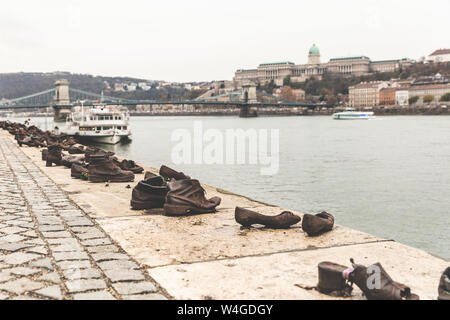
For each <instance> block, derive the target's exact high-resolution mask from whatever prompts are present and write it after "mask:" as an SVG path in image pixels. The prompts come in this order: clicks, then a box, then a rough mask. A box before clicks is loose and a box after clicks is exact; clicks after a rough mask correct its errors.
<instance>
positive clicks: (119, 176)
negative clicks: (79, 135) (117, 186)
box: [88, 154, 134, 182]
mask: <svg viewBox="0 0 450 320" xmlns="http://www.w3.org/2000/svg"><path fill="white" fill-rule="evenodd" d="M88 172H89V173H88V174H89V181H91V182H108V181H109V182H132V181H134V173H133V172H131V171H124V170H122V169H120V168H119V167H118V166H117V165H115V164H114V162H113V161H112V160H111V159H110V158H109V156H108V155H106V154H91V155H90V163H89V165H88Z"/></svg>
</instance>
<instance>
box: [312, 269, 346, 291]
mask: <svg viewBox="0 0 450 320" xmlns="http://www.w3.org/2000/svg"><path fill="white" fill-rule="evenodd" d="M318 269H319V283H318V284H317V289H318V290H319V292H321V293H330V292H332V291H341V290H344V288H345V279H344V276H343V272H344V271H345V270H346V269H348V268H347V267H346V266H343V265H340V264H337V263H333V262H328V261H324V262H321V263H319V265H318Z"/></svg>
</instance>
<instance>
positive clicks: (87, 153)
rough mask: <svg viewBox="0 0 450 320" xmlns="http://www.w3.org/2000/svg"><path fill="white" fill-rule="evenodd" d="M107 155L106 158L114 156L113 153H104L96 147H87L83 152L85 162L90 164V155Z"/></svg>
mask: <svg viewBox="0 0 450 320" xmlns="http://www.w3.org/2000/svg"><path fill="white" fill-rule="evenodd" d="M94 154H95V155H107V156H108V157H112V156H114V154H115V153H114V152H110V151H105V150H103V149H100V148H97V147H87V148H86V149H85V150H84V156H85V159H86V162H91V155H94Z"/></svg>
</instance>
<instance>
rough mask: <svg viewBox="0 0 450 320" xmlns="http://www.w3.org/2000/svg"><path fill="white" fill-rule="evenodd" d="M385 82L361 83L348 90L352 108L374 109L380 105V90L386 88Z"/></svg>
mask: <svg viewBox="0 0 450 320" xmlns="http://www.w3.org/2000/svg"><path fill="white" fill-rule="evenodd" d="M387 86H388V83H387V82H385V81H372V82H361V83H359V84H357V85H354V86H350V87H349V88H348V96H349V106H350V107H373V106H377V105H379V104H380V90H381V89H383V88H386V87H387Z"/></svg>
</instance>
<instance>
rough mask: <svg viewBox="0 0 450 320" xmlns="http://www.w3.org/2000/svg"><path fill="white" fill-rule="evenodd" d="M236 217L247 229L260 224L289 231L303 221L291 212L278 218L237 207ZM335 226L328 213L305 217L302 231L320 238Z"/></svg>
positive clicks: (306, 215)
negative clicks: (288, 229)
mask: <svg viewBox="0 0 450 320" xmlns="http://www.w3.org/2000/svg"><path fill="white" fill-rule="evenodd" d="M234 217H235V220H236V222H237V223H239V224H241V225H242V226H244V227H247V228H248V227H250V226H252V225H254V224H260V225H263V226H265V227H267V228H271V229H287V228H289V227H291V226H292V225H294V224H297V223H299V222H300V221H301V220H302V219H301V218H300V217H299V216H298V215H296V214H293V213H292V212H290V211H283V212H282V213H280V214H278V215H276V216H268V215H263V214H260V213H258V212H255V211H252V210H248V209H244V208H241V207H236V209H235V211H234ZM333 225H334V217H333V216H332V215H331V214H329V213H327V212H321V213H318V214H316V215H311V214H305V215H304V216H303V222H302V229H303V230H304V231H305V232H306V233H307V234H308V235H310V236H318V235H320V234H322V233H324V232H327V231H330V230H331V229H333Z"/></svg>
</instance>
